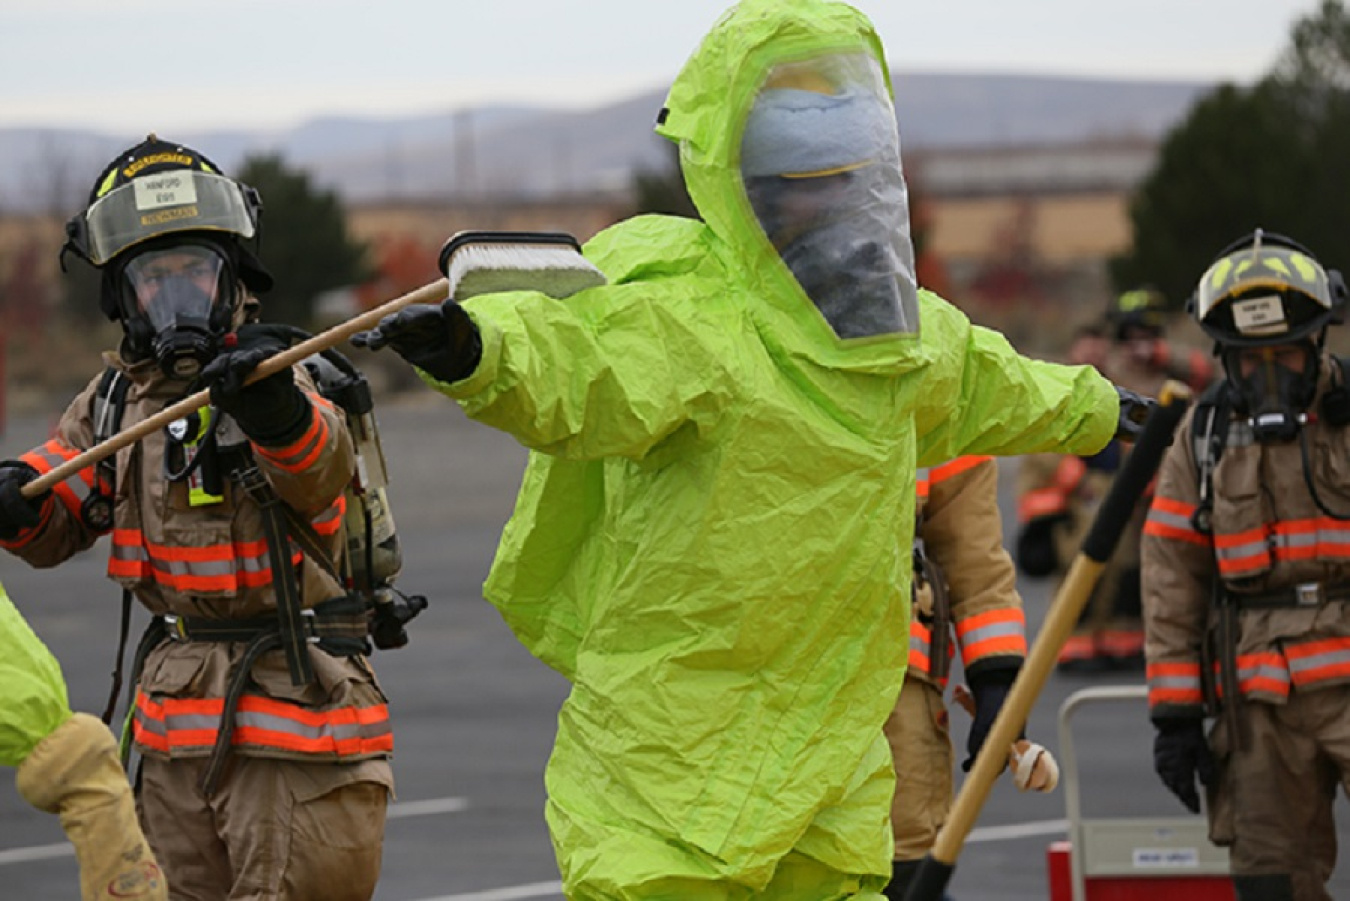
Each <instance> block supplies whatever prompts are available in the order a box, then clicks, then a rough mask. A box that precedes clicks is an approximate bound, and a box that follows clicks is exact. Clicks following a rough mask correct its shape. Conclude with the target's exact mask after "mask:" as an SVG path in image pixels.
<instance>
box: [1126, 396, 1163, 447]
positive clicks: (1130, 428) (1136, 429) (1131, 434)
mask: <svg viewBox="0 0 1350 901" xmlns="http://www.w3.org/2000/svg"><path fill="white" fill-rule="evenodd" d="M1116 394H1117V396H1119V398H1120V419H1119V421H1118V422H1117V423H1116V438H1117V439H1119V440H1122V441H1134V440H1135V439H1137V438H1138V437H1139V433H1140V432H1142V431H1143V430H1144V420H1145V419H1148V414H1149V411H1150V410H1152V409H1153V408H1154V407H1156V406H1157V405H1158V402H1157V401H1156V400H1154V399H1153V398H1151V397H1145V396H1144V395H1142V394H1136V393H1135V392H1133V391H1131V390H1130V389H1129V388H1122V387H1120V386H1119V385H1117V386H1116Z"/></svg>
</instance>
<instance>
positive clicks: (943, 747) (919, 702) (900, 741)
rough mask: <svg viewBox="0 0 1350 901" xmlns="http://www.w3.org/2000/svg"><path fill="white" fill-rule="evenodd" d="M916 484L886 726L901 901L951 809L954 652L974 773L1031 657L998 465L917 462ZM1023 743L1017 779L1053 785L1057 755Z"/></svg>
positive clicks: (892, 888)
mask: <svg viewBox="0 0 1350 901" xmlns="http://www.w3.org/2000/svg"><path fill="white" fill-rule="evenodd" d="M917 487H918V498H917V501H916V504H917V506H916V515H917V522H916V526H915V533H914V534H915V540H914V582H913V585H914V602H913V605H912V608H911V613H912V618H911V620H910V626H909V668H908V670H906V672H905V681H904V684H903V686H902V687H901V689H900V697H899V700H898V701H897V702H896V705H895V709H894V710H893V711H892V712H891V714H890V716H889V717H888V718H887V720H886V725H885V731H886V738H887V740H888V742H889V743H890V747H891V757H892V760H893V762H894V766H895V779H896V782H895V795H894V798H893V800H892V802H891V830H892V832H893V833H894V837H895V858H894V861H893V863H892V877H891V883H890V885H889V886H887V888H886V897H888V898H891V899H897V901H898V899H902V898H904V896H905V891H906V890H907V889H908V887H909V884H910V882H911V881H912V880H913V878H914V875H915V873H916V871H917V870H918V867H919V863H920V861H921V860H922V859H923V856H924V855H925V854H926V853H927V852H928V851H929V850H931V849H932V847H933V843H934V841H935V840H936V839H937V834H938V831H939V830H940V829H941V828H942V824H943V823H944V822H945V821H946V818H947V813H948V811H949V809H950V808H951V804H952V764H953V762H954V761H953V754H952V742H951V738H950V726H949V722H948V710H947V705H946V703H945V702H944V700H943V693H944V691H945V689H946V686H947V678H948V672H949V670H950V666H951V660H952V658H953V657H954V656H955V653H956V650H957V648H959V649H960V652H961V664H962V666H963V668H964V670H965V674H966V681H967V682H968V683H969V685H970V688H971V692H970V693H971V695H972V696H973V697H972V699H971V702H970V703H972V705H973V712H972V715H973V717H974V719H973V721H972V723H971V726H970V732H969V734H968V736H967V739H966V751H967V754H968V755H969V756H968V757H967V759H966V762H965V764H964V768H966V769H969V767H970V764H971V762H973V761H974V759H975V755H976V754H978V753H979V750H980V748H981V746H983V744H984V740H985V737H986V736H988V734H989V729H990V727H991V726H993V724H994V717H996V716H997V715H998V712H999V710H1000V708H1002V706H1003V701H1004V699H1005V698H1006V697H1007V693H1008V689H1009V688H1010V687H1011V685H1012V681H1013V679H1014V678H1015V677H1016V675H1017V672H1018V670H1019V669H1021V666H1022V661H1023V659H1024V658H1025V657H1026V653H1027V638H1026V619H1025V617H1024V616H1023V613H1022V599H1021V598H1020V597H1019V596H1018V594H1017V587H1016V584H1015V583H1016V571H1015V569H1014V567H1013V561H1012V558H1011V557H1010V556H1009V555H1008V552H1007V551H1006V550H1004V548H1003V528H1002V523H1001V520H1000V517H999V509H998V464H997V462H996V461H995V460H994V458H992V457H983V456H970V457H959V458H957V459H956V460H953V461H951V462H949V463H944V464H942V465H940V466H935V467H933V468H931V469H920V470H919V472H918V476H917ZM958 690H959V689H958ZM1018 750H1019V752H1020V754H1019V756H1018V758H1017V760H1016V761H1015V762H1014V776H1015V778H1016V779H1017V782H1018V786H1019V787H1020V788H1023V789H1026V788H1037V789H1041V790H1049V789H1051V788H1053V787H1054V783H1055V775H1054V773H1056V772H1057V771H1053V772H1052V769H1051V768H1053V767H1054V766H1055V764H1054V761H1053V758H1050V757H1049V756H1048V755H1047V754H1046V752H1045V750H1044V749H1043V748H1040V747H1039V746H1037V745H1030V744H1029V743H1026V742H1025V741H1022V742H1019V748H1018ZM1021 755H1028V757H1029V759H1028V760H1027V761H1026V766H1025V767H1020V766H1018V764H1019V763H1020V762H1021ZM1039 755H1045V756H1044V757H1041V758H1040V759H1038V756H1039Z"/></svg>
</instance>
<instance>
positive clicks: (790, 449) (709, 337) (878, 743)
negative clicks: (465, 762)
mask: <svg viewBox="0 0 1350 901" xmlns="http://www.w3.org/2000/svg"><path fill="white" fill-rule="evenodd" d="M812 54H822V55H839V54H842V55H843V56H844V57H848V58H849V59H851V60H853V61H854V62H856V60H857V59H858V58H862V59H863V60H865V62H866V63H867V66H870V67H871V68H872V69H873V70H875V71H876V72H880V73H884V71H885V70H884V63H883V60H884V57H883V54H882V50H881V46H880V42H879V41H878V39H877V37H876V35H875V33H874V32H873V30H872V28H871V25H870V24H869V23H868V22H867V20H866V19H865V18H864V17H863V16H862V15H861V14H860V13H858V12H857V11H855V10H853V9H852V8H850V7H848V6H846V5H843V4H837V3H827V2H820V0H746V2H743V3H741V4H740V5H739V6H738V7H736V8H734V9H733V10H732V11H731V12H730V13H729V14H727V15H725V16H724V17H723V18H722V19H721V20H720V21H719V23H718V24H717V25H716V26H715V27H714V29H713V31H712V32H711V33H710V34H709V35H708V37H707V38H706V39H705V41H704V42H703V44H702V46H701V47H700V48H699V49H698V50H697V51H696V52H695V54H694V55H693V56H692V57H691V59H690V61H689V63H688V64H687V65H686V67H685V68H684V70H683V71H682V73H681V74H680V76H679V78H678V79H677V80H676V82H675V83H674V85H673V87H672V90H671V92H670V96H669V100H668V103H667V109H666V111H665V112H664V113H663V117H662V124H661V125H660V126H659V127H658V130H659V131H661V132H662V133H663V134H664V135H666V136H667V137H669V138H671V139H673V140H675V141H677V142H678V143H679V146H680V150H681V165H682V169H683V171H684V174H685V180H686V183H687V187H688V189H689V192H690V195H691V197H692V198H693V199H694V201H695V203H696V204H697V206H698V209H699V211H700V213H701V215H702V216H703V218H704V221H703V222H696V221H690V220H685V219H679V218H674V217H663V216H641V217H636V218H634V219H631V220H628V221H626V222H623V223H620V224H619V225H616V226H614V227H613V228H611V229H608V230H606V231H605V232H602V233H601V234H600V235H598V236H596V237H595V238H593V239H592V240H591V241H590V242H588V243H587V245H586V246H585V248H584V252H585V254H586V256H587V258H588V259H590V260H591V261H592V262H593V263H595V264H596V265H597V266H598V267H599V268H600V269H601V270H603V271H604V272H605V274H606V275H607V276H608V278H609V280H610V284H608V285H605V286H602V287H597V288H593V289H590V290H587V291H582V292H579V293H577V294H575V295H573V296H572V297H570V298H568V299H566V300H562V301H559V300H554V299H552V298H549V297H547V296H545V295H543V294H537V293H527V292H513V293H498V294H489V295H481V296H478V297H475V298H472V299H470V300H468V301H466V302H465V304H464V308H465V309H466V310H467V311H468V312H469V314H470V316H471V317H472V319H473V321H474V323H475V324H476V325H477V327H478V329H479V332H480V337H481V341H482V358H481V362H480V363H479V365H478V367H477V368H476V370H475V371H474V372H473V373H472V374H470V375H469V376H468V377H466V378H464V379H463V380H461V381H458V382H454V383H443V382H438V381H436V380H435V379H433V378H431V377H430V376H427V375H426V374H425V373H424V374H423V375H424V378H427V380H428V381H429V383H431V384H432V385H433V387H435V388H437V389H438V390H440V391H442V392H444V393H446V394H448V395H449V396H451V397H453V398H455V399H456V400H457V401H458V402H459V403H460V405H461V406H462V408H463V409H464V410H465V412H466V413H467V414H468V415H469V416H470V417H472V418H474V419H476V420H478V421H481V422H483V423H486V424H488V425H491V426H494V427H496V428H499V429H502V430H504V431H506V432H509V433H510V434H511V435H513V436H515V437H516V439H517V440H519V441H520V442H521V443H522V444H524V445H525V446H527V447H528V448H530V449H531V451H532V453H531V455H530V462H529V464H528V467H527V470H526V474H525V477H524V480H523V483H522V486H521V490H520V494H519V497H518V500H517V505H516V509H515V511H514V513H513V516H512V518H511V520H510V522H509V523H508V525H507V526H506V529H505V530H504V533H503V536H502V539H501V543H500V547H499V549H498V553H497V557H496V559H495V561H494V564H493V568H492V571H491V573H490V575H489V577H488V581H487V583H486V585H485V595H486V597H487V598H488V599H489V600H490V601H491V602H492V603H493V604H494V605H496V606H497V607H498V608H499V609H500V611H501V613H502V615H503V617H504V618H505V620H506V621H507V622H508V624H509V625H510V626H511V628H512V629H513V630H514V631H515V633H516V634H517V635H518V637H519V638H520V640H521V641H522V642H523V643H524V644H525V645H526V646H527V647H528V648H529V649H530V650H531V651H532V652H533V653H534V654H535V655H536V656H538V657H539V658H540V659H542V660H543V661H545V662H546V663H548V664H549V665H550V666H552V667H554V668H555V669H557V670H558V671H559V672H561V673H562V674H563V675H565V676H566V677H567V678H568V679H569V680H570V681H571V683H572V690H571V692H570V694H569V697H568V698H567V700H566V702H565V703H564V705H563V707H562V710H561V711H560V714H559V721H558V734H557V740H556V744H555V748H554V752H553V755H552V757H551V759H550V761H549V764H548V769H547V773H546V783H547V789H548V794H549V800H548V807H547V817H548V822H549V825H550V830H551V834H552V836H553V841H554V845H555V849H556V852H557V856H558V860H559V865H560V868H561V871H562V875H563V882H564V888H565V891H566V893H567V895H568V897H570V898H624V899H628V898H681V899H687V898H750V897H772V898H783V899H795V898H801V899H810V901H820V899H823V898H844V897H856V898H874V899H879V898H880V897H881V896H880V894H879V890H880V889H881V888H882V887H883V886H884V885H885V883H886V881H887V879H888V878H889V874H890V856H891V840H890V829H889V810H890V799H891V793H892V787H893V784H894V777H893V773H892V771H891V762H890V758H889V753H888V750H887V745H886V741H885V738H884V736H883V734H882V724H883V723H884V721H885V719H886V716H887V713H888V712H889V711H890V709H891V707H892V705H893V703H894V701H895V699H896V696H897V695H898V692H899V688H900V683H901V679H902V676H903V673H904V667H905V662H906V651H907V646H908V636H907V629H908V623H909V610H908V604H909V578H910V571H911V561H910V541H911V536H910V534H909V532H908V531H907V530H908V529H910V528H912V524H913V522H914V499H915V470H916V467H917V466H919V465H927V464H935V463H938V462H941V461H944V460H947V459H950V458H953V457H956V456H959V455H961V454H1021V453H1029V452H1034V451H1041V450H1051V449H1053V450H1060V451H1068V452H1073V453H1092V452H1095V451H1097V450H1099V449H1100V448H1101V447H1102V446H1104V445H1105V444H1106V442H1107V441H1108V440H1109V439H1110V438H1111V437H1112V435H1113V433H1114V431H1115V428H1116V423H1117V417H1118V411H1119V403H1118V399H1117V395H1116V392H1115V391H1114V389H1113V387H1112V386H1111V384H1110V383H1109V382H1107V381H1105V380H1104V379H1102V378H1101V377H1100V376H1099V375H1098V374H1097V373H1096V372H1095V371H1093V370H1092V369H1090V368H1087V367H1065V366H1056V365H1052V364H1048V363H1043V362H1038V361H1032V360H1029V359H1026V358H1023V357H1020V356H1019V355H1017V354H1016V353H1015V352H1014V351H1013V349H1012V348H1011V347H1010V346H1009V345H1008V344H1007V342H1006V341H1005V340H1004V339H1003V338H1002V336H1000V335H999V334H997V333H995V332H992V331H988V330H985V329H981V328H977V327H974V326H972V325H971V324H970V323H969V321H968V320H967V319H966V318H965V317H964V316H963V315H962V314H961V313H960V312H959V311H958V310H956V309H955V308H954V307H952V306H950V305H949V304H947V303H946V302H945V301H943V300H942V299H941V298H939V297H937V296H935V295H933V294H931V293H928V292H925V291H916V290H914V289H913V288H912V287H911V288H910V290H909V292H908V295H905V292H904V290H903V285H902V290H901V292H900V299H899V300H898V301H897V302H896V303H895V304H893V305H892V307H891V309H890V311H889V312H890V319H888V320H886V321H887V322H890V325H887V326H885V328H886V329H889V331H886V330H882V331H880V332H877V333H872V332H863V333H861V336H859V335H860V332H859V331H858V330H854V331H853V332H851V333H850V334H849V335H848V336H846V337H841V334H843V333H844V330H843V329H841V328H839V327H837V326H836V323H835V321H834V320H833V319H831V318H830V313H828V312H827V311H826V310H825V309H824V305H823V304H822V305H820V306H818V302H817V301H816V299H815V297H814V296H808V293H807V291H806V290H805V289H804V288H803V287H802V286H801V284H800V283H799V281H798V279H797V278H796V277H795V276H794V270H793V269H791V268H790V267H789V265H787V264H786V263H785V259H784V258H783V257H780V255H779V250H778V249H777V248H776V246H775V245H774V243H772V242H771V241H770V239H769V237H768V235H767V234H766V231H765V228H764V227H762V226H761V224H760V217H759V214H758V212H757V209H758V208H757V207H755V206H754V205H753V201H752V199H751V197H750V195H749V192H748V190H747V179H746V178H745V177H744V176H743V174H742V162H743V161H742V159H741V153H742V137H743V135H744V134H745V132H746V122H747V119H748V117H749V114H750V111H751V108H752V107H754V106H755V105H756V104H757V103H759V102H760V101H759V99H758V98H759V96H760V92H761V90H762V89H763V88H764V85H765V83H766V80H767V79H768V78H769V77H770V74H771V71H772V70H774V68H775V66H778V65H779V64H780V63H783V62H784V61H788V62H789V63H791V62H793V61H797V60H802V59H806V58H809V57H811V55H812ZM864 68H866V67H864ZM884 77H885V79H886V80H885V82H884V85H883V86H882V91H883V93H884V100H885V109H887V110H890V109H891V108H890V105H889V103H890V100H889V95H890V87H889V77H888V76H884ZM802 83H805V82H802ZM878 83H880V80H879V81H878ZM889 115H890V116H891V120H890V125H889V129H890V134H891V138H890V140H891V141H892V143H895V148H894V152H893V156H894V159H893V160H892V162H891V165H893V167H894V172H895V174H896V175H897V176H898V174H899V159H898V142H897V141H896V139H895V137H894V114H893V111H892V112H890V113H889ZM863 118H864V119H865V118H866V117H863ZM850 127H851V126H850ZM860 127H862V128H866V127H870V126H868V125H867V123H865V122H864V124H863V126H860ZM832 171H833V170H832ZM889 196H892V199H896V198H895V195H889ZM897 206H898V210H899V212H900V213H901V214H902V216H901V218H902V219H903V221H902V222H900V223H899V224H898V225H897V230H898V231H897V235H896V236H895V237H896V240H895V241H894V242H893V243H894V248H887V249H886V250H887V254H886V255H887V258H888V259H895V260H899V261H900V262H901V263H904V262H905V258H904V254H905V252H907V251H908V234H907V231H906V230H907V228H908V221H907V216H906V215H904V209H903V196H902V195H901V196H899V197H898V204H897ZM901 239H903V240H901ZM887 240H888V241H889V240H890V238H889V237H888V238H887ZM891 249H894V250H895V251H896V252H895V253H890V250H891ZM910 267H911V268H912V264H910ZM909 277H910V278H911V280H912V274H911V275H910V276H909ZM893 282H894V283H900V282H903V279H899V280H893ZM915 313H917V314H918V316H917V319H918V323H917V325H918V327H917V328H916V327H914V326H915V323H914V322H913V321H912V319H913V314H915ZM883 318H884V317H883ZM869 321H870V320H869ZM864 327H865V328H872V326H871V325H867V324H864ZM860 328H863V327H860Z"/></svg>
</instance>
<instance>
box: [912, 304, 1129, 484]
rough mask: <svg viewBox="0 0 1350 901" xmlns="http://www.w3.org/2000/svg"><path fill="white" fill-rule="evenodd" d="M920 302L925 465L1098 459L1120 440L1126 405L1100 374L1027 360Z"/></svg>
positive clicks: (989, 333)
mask: <svg viewBox="0 0 1350 901" xmlns="http://www.w3.org/2000/svg"><path fill="white" fill-rule="evenodd" d="M919 298H920V301H921V302H922V304H923V306H922V313H921V316H922V322H923V335H922V340H923V342H924V345H925V352H926V354H927V357H928V360H929V364H930V365H929V366H928V367H927V369H925V370H924V376H925V377H924V384H923V386H922V388H921V389H920V390H919V392H918V394H917V397H916V400H917V406H916V409H915V426H916V429H915V432H916V435H917V437H918V453H919V464H920V465H932V464H935V463H940V462H942V461H944V460H950V459H953V458H955V457H959V456H961V455H963V454H995V455H1004V456H1008V455H1017V454H1029V453H1036V452H1040V451H1062V452H1067V453H1075V454H1094V453H1096V452H1097V451H1099V450H1101V449H1102V448H1103V447H1105V446H1106V444H1107V442H1108V441H1110V440H1111V438H1112V437H1113V436H1114V435H1115V431H1116V426H1117V422H1118V420H1119V416H1120V400H1119V397H1118V395H1117V394H1116V390H1115V387H1114V386H1113V385H1112V384H1111V383H1110V382H1109V381H1107V380H1106V379H1105V378H1103V377H1102V376H1101V374H1099V373H1098V372H1097V371H1096V370H1095V369H1093V368H1092V367H1090V366H1064V365H1061V364H1057V363H1047V362H1044V361H1041V360H1033V359H1030V358H1028V357H1024V356H1021V355H1020V354H1018V353H1017V352H1016V351H1015V350H1013V348H1012V346H1011V345H1009V344H1008V341H1007V339H1006V338H1004V337H1003V336H1002V335H1001V334H999V333H998V332H995V331H993V330H991V329H986V328H982V327H980V326H975V325H971V323H970V322H969V321H968V320H967V319H966V317H965V316H964V315H962V314H961V313H960V312H959V311H958V310H956V309H955V308H954V307H952V306H951V305H950V304H948V303H946V302H945V301H943V300H941V299H940V298H938V297H937V296H936V295H934V294H931V293H929V292H926V291H921V292H920V294H919Z"/></svg>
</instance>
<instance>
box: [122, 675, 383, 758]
mask: <svg viewBox="0 0 1350 901" xmlns="http://www.w3.org/2000/svg"><path fill="white" fill-rule="evenodd" d="M224 709H225V702H224V700H223V699H222V698H201V699H196V698H187V699H180V698H164V699H163V700H160V701H154V700H152V699H151V698H150V697H149V696H147V695H146V694H145V693H144V692H141V691H137V693H136V714H135V720H134V722H133V724H132V729H133V733H134V737H135V739H136V741H137V742H138V743H139V744H141V745H144V746H145V747H147V748H150V749H152V750H155V751H159V752H161V753H163V754H170V755H172V754H173V752H174V751H185V750H193V749H200V750H209V749H210V748H211V747H213V746H214V745H215V742H216V734H217V732H218V730H219V728H220V718H221V714H222V713H223V712H224ZM234 723H235V725H234V733H233V734H232V735H231V737H230V743H231V745H233V746H236V747H237V746H240V745H247V746H250V747H255V748H271V749H274V750H278V751H289V752H293V753H300V754H314V755H331V756H335V757H343V758H347V757H350V758H355V757H361V756H368V755H372V754H381V753H388V752H391V751H393V749H394V734H393V730H392V728H391V727H390V723H389V707H388V705H386V704H376V705H373V706H370V707H338V708H335V709H333V710H308V709H305V708H303V707H299V706H297V705H295V704H289V703H286V702H284V701H278V700H274V699H272V698H265V697H261V696H259V695H250V694H246V695H244V696H243V697H242V698H240V699H239V704H238V707H237V708H236V709H235V715H234Z"/></svg>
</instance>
